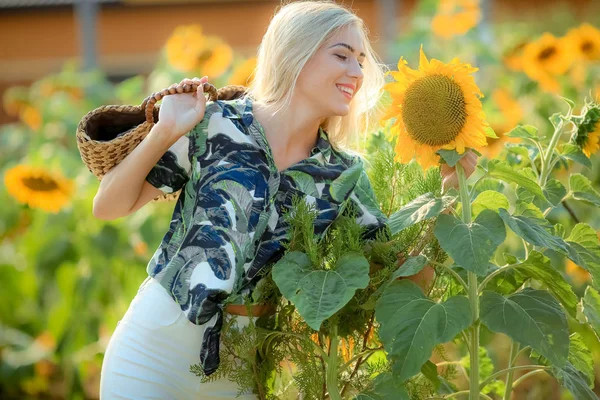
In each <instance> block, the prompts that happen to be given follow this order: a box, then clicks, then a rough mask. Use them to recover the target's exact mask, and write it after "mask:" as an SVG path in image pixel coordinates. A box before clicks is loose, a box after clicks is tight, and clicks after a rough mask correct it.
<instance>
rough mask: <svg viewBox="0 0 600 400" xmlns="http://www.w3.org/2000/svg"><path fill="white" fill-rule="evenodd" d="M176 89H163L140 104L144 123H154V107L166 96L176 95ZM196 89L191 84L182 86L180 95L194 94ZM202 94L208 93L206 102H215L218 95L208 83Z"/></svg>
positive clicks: (173, 87)
mask: <svg viewBox="0 0 600 400" xmlns="http://www.w3.org/2000/svg"><path fill="white" fill-rule="evenodd" d="M177 87H178V86H171V87H169V88H167V89H163V90H161V91H160V92H156V93H152V94H151V95H150V96H148V97H146V98H145V99H144V101H143V102H142V105H141V106H140V107H141V108H142V110H144V109H145V115H146V121H147V122H148V123H151V124H153V123H154V115H153V114H154V105H155V104H156V103H157V102H158V101H160V100H162V98H163V97H165V96H168V95H170V94H177ZM197 89H198V85H197V84H195V83H192V84H191V85H189V84H187V83H186V84H184V85H183V92H182V93H194V92H195V91H196V90H197ZM203 89H204V93H208V100H209V101H217V98H218V93H217V88H215V87H214V86H213V85H211V84H210V83H208V82H204V86H203Z"/></svg>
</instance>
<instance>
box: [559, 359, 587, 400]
mask: <svg viewBox="0 0 600 400" xmlns="http://www.w3.org/2000/svg"><path fill="white" fill-rule="evenodd" d="M549 372H550V374H551V375H553V376H554V377H555V378H556V379H557V380H558V382H559V383H560V384H561V386H563V387H565V388H567V390H568V391H569V392H571V394H572V395H573V398H574V399H577V400H598V395H596V394H595V393H594V392H593V391H592V389H590V387H589V386H588V384H587V382H586V377H585V374H584V373H583V372H580V371H577V368H575V366H574V365H573V364H571V363H570V362H568V363H567V364H566V365H565V366H564V367H563V368H557V367H554V368H552V369H551V370H550V371H549Z"/></svg>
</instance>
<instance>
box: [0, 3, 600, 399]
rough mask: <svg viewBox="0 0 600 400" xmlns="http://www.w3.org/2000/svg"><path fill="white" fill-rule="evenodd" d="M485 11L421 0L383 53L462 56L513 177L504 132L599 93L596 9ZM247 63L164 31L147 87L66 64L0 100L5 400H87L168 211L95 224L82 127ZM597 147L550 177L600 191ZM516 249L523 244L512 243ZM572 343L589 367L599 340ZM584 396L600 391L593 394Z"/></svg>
mask: <svg viewBox="0 0 600 400" xmlns="http://www.w3.org/2000/svg"><path fill="white" fill-rule="evenodd" d="M486 4H487V3H485V2H484V3H480V2H479V1H477V0H448V1H446V0H441V1H437V0H423V1H419V2H417V6H416V8H415V9H414V10H413V12H412V13H411V14H410V18H408V17H406V18H403V20H402V24H401V25H402V32H401V33H400V32H398V34H397V40H395V42H394V43H393V46H392V48H391V50H390V52H391V54H392V55H393V57H392V58H394V59H396V60H397V59H399V58H400V56H403V57H404V58H405V59H407V60H408V62H409V65H411V66H412V67H416V66H417V65H418V51H419V47H420V46H421V45H423V47H424V48H425V49H426V51H427V54H428V56H430V57H431V58H437V59H440V60H443V61H444V62H448V61H450V60H451V59H452V58H454V57H458V58H459V59H460V60H461V61H463V62H469V63H471V64H473V65H475V66H477V67H478V68H480V71H479V72H478V73H477V74H476V75H475V76H476V80H477V84H478V86H479V87H480V88H481V90H482V92H483V93H484V94H485V98H484V99H483V104H484V110H485V112H486V115H487V117H488V120H489V122H490V123H491V125H492V127H493V128H494V130H495V132H496V134H497V135H498V136H499V139H495V140H491V139H490V144H489V147H488V148H487V149H486V152H485V154H484V156H485V157H492V158H502V159H506V160H507V161H508V162H510V163H511V164H512V165H514V166H516V167H518V166H519V165H520V163H521V162H522V161H523V160H522V158H521V157H522V156H521V155H520V154H519V151H518V149H516V148H514V147H511V145H512V144H514V143H515V140H516V139H511V138H508V137H505V136H504V135H503V134H504V133H506V132H508V131H509V130H510V129H511V128H512V127H514V126H515V125H517V124H519V123H522V124H530V125H535V126H537V127H538V128H539V129H540V131H541V132H544V131H545V132H547V134H548V135H549V134H551V133H552V131H553V128H552V125H551V124H550V122H549V121H548V117H549V116H550V115H552V114H553V113H555V112H558V111H564V110H565V105H564V103H563V102H562V100H561V99H560V96H564V97H567V98H570V99H573V100H574V101H575V102H576V103H577V107H581V106H582V105H583V103H584V99H585V98H586V97H588V98H589V97H592V96H593V97H595V96H598V95H599V94H600V13H587V14H586V15H585V17H586V18H587V20H585V21H583V20H581V18H580V17H577V16H576V15H575V14H573V13H572V12H571V11H570V9H568V8H566V7H563V6H560V5H556V6H553V7H549V8H548V9H547V10H546V12H545V13H544V14H543V15H538V16H536V18H534V19H531V18H527V19H523V20H518V19H514V20H510V21H501V22H497V23H494V24H493V25H492V24H489V23H487V22H486V21H487V19H486V13H487V12H489V10H486ZM254 66H255V59H253V58H247V57H244V56H242V55H241V54H238V53H237V52H236V51H235V49H233V48H232V47H230V46H229V45H228V44H227V43H226V42H225V41H224V40H223V39H222V38H219V37H217V36H211V35H207V34H206V33H205V32H203V29H202V26H201V25H199V24H188V25H181V26H179V27H177V28H176V29H175V30H174V31H173V32H172V34H171V36H170V37H169V38H168V40H167V41H166V42H165V43H164V46H163V50H162V52H161V56H160V58H159V60H158V62H157V63H156V65H155V66H154V69H153V70H152V72H151V73H150V74H148V75H136V76H132V77H130V78H128V79H125V80H123V81H121V82H118V83H113V82H111V81H110V80H109V79H108V78H107V76H106V75H105V74H104V73H103V72H102V71H101V70H92V71H84V70H83V69H82V68H81V67H80V66H79V64H78V63H77V62H75V61H73V62H69V63H66V64H65V65H64V66H63V68H62V70H61V71H59V72H57V73H55V74H52V75H49V76H46V77H44V78H42V79H39V80H37V81H36V82H34V83H33V84H31V85H28V86H14V87H11V88H10V89H9V90H7V91H6V92H5V93H4V96H3V99H2V102H3V107H4V111H5V112H6V113H8V114H9V115H12V116H13V117H15V118H17V119H18V121H17V122H14V123H9V124H5V125H1V126H0V175H1V176H2V182H3V184H2V185H1V186H0V204H2V206H1V207H0V276H1V277H2V291H1V292H0V397H1V398H3V399H5V398H6V399H10V398H19V399H26V398H69V399H84V398H86V399H87V398H90V399H91V398H97V396H98V394H97V392H98V383H99V376H100V368H101V363H102V356H103V352H104V350H105V347H106V345H107V343H108V339H109V337H110V335H111V333H112V331H113V330H114V328H115V326H116V324H117V321H118V320H119V319H120V318H121V316H122V315H123V314H124V313H125V311H126V309H127V307H128V304H129V302H130V300H131V299H132V298H133V296H134V295H135V293H136V291H137V288H138V286H139V284H140V283H141V282H142V281H143V279H144V278H145V275H146V273H145V266H146V263H147V262H148V260H149V259H150V257H151V256H152V253H153V251H154V250H155V249H156V248H157V246H158V245H159V243H160V240H161V239H162V235H163V234H164V232H165V231H166V230H167V229H168V223H169V220H170V214H171V212H172V208H173V205H174V204H173V203H152V204H150V205H148V206H146V207H144V208H143V209H141V210H139V211H138V212H136V213H135V214H133V215H131V216H129V217H126V218H121V219H118V220H115V221H101V220H97V219H95V218H94V217H93V216H92V212H91V210H92V201H93V197H94V195H95V193H96V190H97V189H98V184H99V183H98V180H97V179H96V178H95V177H94V176H93V175H92V174H91V173H90V172H89V171H88V170H87V168H86V167H85V166H84V164H83V163H82V161H81V158H80V156H79V152H78V150H77V146H76V141H75V132H76V128H77V124H78V122H79V121H80V119H81V118H82V117H83V115H85V114H86V113H87V112H88V111H90V110H92V109H94V108H96V107H98V106H101V105H104V104H139V103H140V102H141V101H142V99H143V98H144V97H146V96H147V95H148V94H150V93H152V92H154V91H158V90H160V89H162V88H165V87H168V86H169V85H170V84H172V83H173V82H179V81H180V80H181V79H182V78H184V77H194V76H203V75H208V76H209V77H210V81H211V82H212V83H213V84H214V85H215V86H217V87H221V86H224V85H226V84H245V83H247V82H248V80H249V79H251V73H252V70H253V69H254ZM390 67H391V68H392V69H395V67H394V66H390ZM577 111H578V110H577V109H576V110H575V112H577ZM378 140H380V138H378V136H376V135H371V136H368V139H367V142H366V144H367V145H366V148H367V149H369V151H377V148H378V145H377V141H378ZM594 143H596V144H597V143H598V138H597V137H596V139H595V142H594ZM597 150H598V146H597V145H596V147H594V146H591V145H590V147H589V148H588V155H589V156H591V160H592V163H593V167H592V168H591V169H587V168H585V167H582V166H579V165H570V166H569V170H568V172H566V171H567V169H566V165H559V166H557V171H555V176H556V177H557V178H558V179H560V180H561V181H563V183H564V181H566V180H568V174H569V173H573V172H580V173H583V174H584V175H586V176H587V177H588V178H589V179H590V180H591V182H592V184H593V186H594V187H595V188H596V189H598V188H600V173H599V171H600V169H599V164H600V157H598V156H597V154H596V155H595V154H594V152H596V151H597ZM568 206H569V209H566V208H563V209H560V210H557V211H555V212H553V214H552V215H551V216H550V217H551V219H553V220H554V221H555V222H560V223H562V224H563V225H565V226H566V227H567V229H568V230H569V229H570V228H571V227H572V226H574V224H575V223H576V221H584V222H587V223H589V224H590V225H591V226H593V227H594V229H596V230H599V229H600V216H599V215H597V214H594V213H593V212H591V210H593V209H594V208H592V207H588V206H586V205H585V203H582V202H576V203H573V204H569V205H568ZM514 246H515V248H519V247H520V246H521V243H520V241H517V239H516V238H515V243H514ZM502 251H503V249H499V254H502V253H501V252H502ZM553 261H554V266H555V267H556V268H557V269H558V270H560V271H562V272H563V273H564V274H565V276H566V277H567V279H568V280H569V281H570V282H571V283H572V285H573V287H574V290H575V291H576V293H577V294H578V295H580V296H582V295H583V292H584V290H585V287H586V285H587V283H588V282H589V279H590V278H589V275H588V274H587V272H585V271H584V270H583V269H581V268H579V267H578V266H576V265H574V264H572V263H566V264H565V263H564V261H563V260H562V259H561V258H558V257H557V258H556V259H555V260H553ZM581 333H582V335H583V336H584V338H585V339H586V345H588V346H589V347H590V348H591V350H592V351H593V353H594V358H595V363H596V365H600V346H599V345H598V340H597V338H596V337H595V335H594V334H593V333H592V332H581ZM483 335H484V340H483V344H486V345H488V346H489V348H490V357H491V358H492V359H493V360H494V362H499V363H502V360H503V358H505V357H506V354H507V353H508V341H506V340H505V338H504V337H502V335H492V334H491V333H489V332H484V333H483ZM448 350H449V351H450V352H451V351H452V349H448ZM451 358H452V357H451ZM599 379H600V369H598V367H597V369H596V382H598V381H599ZM595 390H596V393H600V392H599V391H598V385H596V389H595ZM513 398H515V399H561V398H565V399H568V398H570V397H569V395H568V394H566V393H565V392H564V391H561V390H558V386H557V385H556V383H555V382H554V381H553V379H552V378H550V377H548V376H546V375H536V376H534V377H531V378H529V379H528V380H527V381H526V382H525V383H524V384H522V385H521V386H519V389H518V390H517V391H516V392H515V393H514V397H513Z"/></svg>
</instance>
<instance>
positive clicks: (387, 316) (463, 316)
mask: <svg viewBox="0 0 600 400" xmlns="http://www.w3.org/2000/svg"><path fill="white" fill-rule="evenodd" d="M375 317H376V318H377V321H378V322H379V323H380V324H381V328H380V329H379V336H380V338H381V341H382V342H383V345H384V347H385V349H386V351H387V352H388V357H389V358H390V359H391V361H392V362H393V364H392V372H393V373H394V376H395V377H396V378H397V379H398V381H400V382H404V381H405V380H407V379H408V378H410V377H412V376H413V375H415V374H417V373H418V372H419V371H420V370H421V367H422V366H423V364H424V363H425V362H427V360H429V358H430V357H431V353H432V351H433V348H434V347H435V346H436V345H437V344H440V343H446V342H448V341H450V340H452V339H453V338H454V337H455V336H456V335H457V334H459V333H460V332H461V331H462V330H463V329H465V328H467V327H468V326H469V325H470V324H471V322H472V314H471V307H470V305H469V299H468V298H466V297H464V296H454V297H451V298H449V299H448V300H446V301H445V302H443V303H437V302H435V301H433V300H431V299H429V298H428V297H427V296H425V295H424V294H423V292H422V290H421V288H420V287H419V286H417V285H416V284H415V283H413V282H411V281H408V280H402V281H395V282H393V283H392V284H391V285H390V286H388V288H387V289H386V291H385V292H384V293H383V296H382V297H381V299H379V301H378V302H377V306H376V308H375ZM406 321H411V322H410V324H408V323H406Z"/></svg>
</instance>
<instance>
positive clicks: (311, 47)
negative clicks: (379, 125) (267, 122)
mask: <svg viewBox="0 0 600 400" xmlns="http://www.w3.org/2000/svg"><path fill="white" fill-rule="evenodd" d="M349 25H350V26H355V27H356V28H358V29H359V30H360V31H361V32H362V33H363V38H364V40H363V42H364V48H365V54H366V57H365V61H364V63H363V65H364V69H363V74H364V79H363V85H362V87H361V89H360V90H359V91H358V92H357V94H356V96H355V97H354V99H353V100H352V102H351V103H350V111H349V113H348V114H347V115H345V116H343V117H342V116H334V117H328V118H326V119H325V120H324V121H323V122H322V124H321V127H322V128H323V129H325V131H327V133H328V136H329V139H330V142H331V144H332V145H333V146H334V147H335V148H337V149H343V148H347V147H349V145H350V144H356V143H358V142H357V140H358V139H360V135H359V133H360V134H362V135H364V134H365V133H366V132H368V131H369V130H370V129H371V128H372V125H373V123H374V122H375V121H376V115H377V114H378V112H379V111H380V110H379V108H378V105H379V98H380V96H381V89H382V87H383V84H384V83H385V80H384V73H385V66H384V65H383V64H382V63H380V61H379V60H378V58H377V56H376V55H375V52H374V51H373V49H372V47H371V44H370V43H369V40H368V29H367V27H366V26H365V24H364V22H363V20H362V19H361V18H359V17H358V16H357V15H356V14H354V13H353V12H352V10H350V9H348V8H346V7H344V6H342V5H338V4H335V3H334V2H332V1H298V2H293V3H289V4H283V5H282V6H281V7H280V9H279V10H278V12H277V13H276V14H275V15H274V16H273V18H272V19H271V22H270V24H269V27H268V29H267V32H266V33H265V35H264V37H263V40H262V42H261V44H260V46H259V48H258V60H257V65H256V70H255V75H254V80H253V82H252V83H251V84H250V85H249V88H248V93H249V94H250V96H251V97H253V98H254V99H255V100H259V101H261V102H263V103H265V104H271V105H274V106H275V107H276V108H277V110H280V109H282V108H285V107H286V106H288V105H289V104H290V102H291V98H292V95H293V92H294V88H295V86H296V81H297V79H298V76H299V75H300V72H301V70H302V68H304V66H305V65H306V63H307V62H308V61H309V60H310V59H311V58H312V57H313V55H314V54H315V53H316V51H317V50H318V49H319V48H320V47H321V46H322V45H323V44H324V43H325V42H326V41H327V40H329V39H330V38H331V37H332V36H333V35H335V34H336V33H337V32H338V31H339V30H340V29H342V28H344V27H346V26H349ZM353 147H354V146H353Z"/></svg>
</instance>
